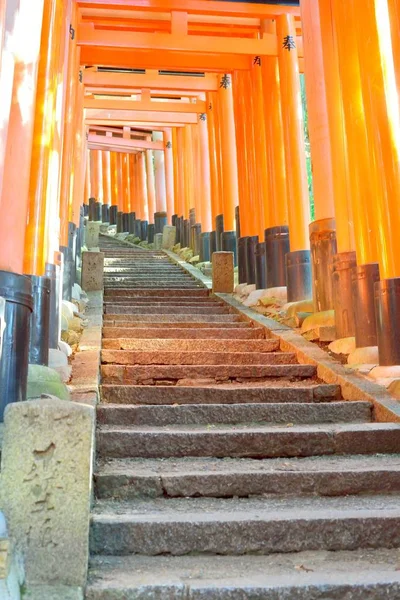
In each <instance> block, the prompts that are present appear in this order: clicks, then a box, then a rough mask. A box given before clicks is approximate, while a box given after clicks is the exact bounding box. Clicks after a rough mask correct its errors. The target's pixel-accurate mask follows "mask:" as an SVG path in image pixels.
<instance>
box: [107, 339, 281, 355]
mask: <svg viewBox="0 0 400 600" xmlns="http://www.w3.org/2000/svg"><path fill="white" fill-rule="evenodd" d="M103 350H135V351H143V350H146V351H147V352H185V351H187V352H210V353H211V352H243V351H246V352H276V351H277V350H279V340H272V339H269V340H247V341H246V342H243V340H177V339H173V340H148V341H147V342H146V343H145V345H144V344H143V342H142V340H135V339H132V338H120V339H112V338H104V339H103Z"/></svg>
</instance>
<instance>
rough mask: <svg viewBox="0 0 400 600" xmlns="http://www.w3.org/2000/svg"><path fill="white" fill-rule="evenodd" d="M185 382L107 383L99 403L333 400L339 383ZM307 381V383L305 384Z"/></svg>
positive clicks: (338, 391) (338, 392) (242, 402)
mask: <svg viewBox="0 0 400 600" xmlns="http://www.w3.org/2000/svg"><path fill="white" fill-rule="evenodd" d="M187 381H188V380H186V383H185V384H182V385H174V386H166V385H156V386H148V385H147V386H146V385H143V386H141V385H107V384H103V385H102V386H101V399H102V402H106V403H107V404H146V405H154V406H155V405H156V406H161V405H170V404H198V403H199V400H200V399H201V403H202V404H248V403H250V404H253V403H282V402H291V403H293V402H294V403H298V402H302V403H303V402H305V403H318V402H323V403H325V402H328V403H329V402H332V401H336V400H338V399H339V398H340V394H341V392H340V386H338V385H334V384H319V385H315V384H314V382H312V381H311V380H307V379H306V380H303V381H301V382H292V383H291V384H290V386H282V382H281V381H272V380H271V382H268V385H266V384H265V383H262V384H257V383H254V384H253V386H251V384H249V383H246V384H245V385H243V384H242V385H240V384H237V383H235V384H231V385H227V384H222V385H218V386H216V385H210V383H209V382H208V386H207V387H206V386H205V385H204V382H203V381H201V380H197V382H196V381H195V383H196V385H195V386H194V385H188V383H187ZM307 384H308V385H307Z"/></svg>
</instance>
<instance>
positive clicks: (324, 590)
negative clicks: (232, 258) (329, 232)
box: [86, 238, 400, 600]
mask: <svg viewBox="0 0 400 600" xmlns="http://www.w3.org/2000/svg"><path fill="white" fill-rule="evenodd" d="M101 245H102V249H103V251H104V252H105V254H106V260H105V296H104V313H105V314H104V329H103V351H102V403H101V404H100V405H99V407H98V432H97V465H96V472H95V489H96V503H95V506H94V510H93V515H92V525H91V540H90V545H91V560H90V572H89V582H88V587H87V592H86V598H87V599H88V600H133V599H135V600H145V599H146V600H151V599H154V600H167V599H168V600H172V599H179V600H206V599H207V600H208V599H210V600H211V599H213V600H214V599H215V600H245V599H246V600H247V599H251V600H261V599H262V600H289V599H290V600H300V599H301V600H322V599H323V600H330V599H338V600H339V599H340V600H350V599H351V600H361V599H362V600H372V599H373V600H376V599H383V598H385V599H389V598H390V599H393V600H394V599H396V598H400V570H399V569H400V554H399V551H398V549H399V548H400V505H399V497H398V492H399V490H400V456H399V454H396V453H398V452H400V426H398V425H395V424H390V423H386V424H385V423H374V422H373V421H372V414H371V407H370V405H369V404H368V403H366V402H351V403H350V402H345V401H342V400H341V391H340V389H339V388H338V387H337V386H333V385H326V384H324V383H323V382H321V381H318V379H317V376H316V370H315V367H314V366H310V365H300V364H298V363H297V361H296V357H295V355H294V354H291V353H287V352H281V351H280V348H279V342H278V341H276V340H273V339H267V338H265V330H264V329H263V328H261V327H254V326H253V325H252V324H251V323H249V322H247V321H245V320H242V319H241V317H240V315H239V314H237V313H235V312H232V310H231V309H229V307H227V306H225V305H224V303H222V302H221V301H219V300H218V299H217V298H214V297H213V296H211V295H210V294H209V292H208V290H206V289H205V288H204V287H202V285H201V284H200V283H198V282H197V281H196V280H194V279H193V278H191V277H190V276H189V275H188V274H186V272H185V271H183V270H182V269H180V267H178V266H176V265H174V264H173V263H172V262H170V260H169V259H168V257H167V256H166V255H164V254H163V253H161V252H149V251H144V250H139V249H133V248H127V247H125V246H123V245H121V244H118V243H117V242H116V241H112V240H109V239H107V238H102V240H101Z"/></svg>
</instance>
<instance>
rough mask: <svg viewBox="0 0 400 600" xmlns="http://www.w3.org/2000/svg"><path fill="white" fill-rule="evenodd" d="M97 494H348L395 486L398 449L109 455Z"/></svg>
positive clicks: (398, 487)
mask: <svg viewBox="0 0 400 600" xmlns="http://www.w3.org/2000/svg"><path fill="white" fill-rule="evenodd" d="M95 489H96V497H97V498H98V499H107V498H108V499H110V498H114V499H115V500H135V499H136V498H140V497H142V498H145V497H148V498H161V497H164V498H198V497H208V498H235V497H237V498H247V497H251V496H265V495H273V494H274V495H296V496H300V495H317V496H349V495H356V494H370V495H372V494H390V493H395V492H399V491H400V455H398V454H397V455H394V456H390V455H386V454H382V455H379V456H359V455H355V456H322V457H321V456H318V457H312V458H300V459H299V458H285V459H282V458H269V459H262V460H252V459H245V458H242V459H237V458H230V459H212V458H191V459H190V458H181V459H171V458H169V459H148V458H147V459H140V458H137V459H134V458H130V459H111V460H103V461H100V463H99V464H98V465H97V472H96V474H95Z"/></svg>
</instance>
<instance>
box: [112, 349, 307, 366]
mask: <svg viewBox="0 0 400 600" xmlns="http://www.w3.org/2000/svg"><path fill="white" fill-rule="evenodd" d="M101 360H102V362H103V363H105V364H106V363H111V364H115V365H131V366H133V365H249V364H254V365H288V364H297V360H296V355H295V354H294V353H293V352H227V351H226V352H210V351H208V352H199V351H196V352H185V351H178V352H168V351H167V352H163V351H161V350H156V351H154V352H150V351H147V350H146V351H144V352H138V351H134V350H133V351H131V350H103V351H102V353H101Z"/></svg>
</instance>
